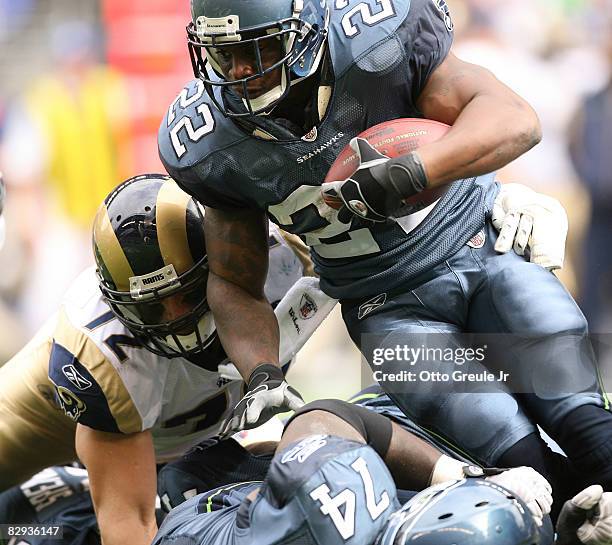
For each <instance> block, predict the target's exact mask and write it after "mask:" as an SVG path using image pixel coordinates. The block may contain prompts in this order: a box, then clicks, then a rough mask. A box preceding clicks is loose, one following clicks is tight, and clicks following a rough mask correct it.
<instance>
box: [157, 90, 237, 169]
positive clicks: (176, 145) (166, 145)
mask: <svg viewBox="0 0 612 545" xmlns="http://www.w3.org/2000/svg"><path fill="white" fill-rule="evenodd" d="M247 138H248V136H247V135H245V134H243V133H242V132H241V131H240V130H239V129H238V128H237V127H236V126H235V125H234V124H233V123H232V122H231V121H230V120H228V119H227V118H226V117H225V116H223V114H222V113H221V112H219V111H218V110H217V109H216V108H215V107H214V105H213V104H212V103H211V102H210V101H209V100H208V97H207V95H206V91H205V89H204V84H203V83H202V81H200V80H199V79H194V80H191V81H190V82H189V83H187V84H186V85H185V87H184V88H183V89H182V90H181V92H180V93H179V94H178V95H177V97H176V98H175V99H174V100H173V101H172V103H171V104H170V107H169V108H168V111H167V112H166V115H164V117H163V119H162V121H161V125H160V127H159V132H158V138H157V143H158V147H159V156H160V159H161V161H162V163H163V164H164V166H165V167H166V168H167V169H168V171H169V172H170V173H171V174H172V172H173V171H177V170H181V169H187V168H189V167H191V166H193V165H195V164H196V163H199V162H201V161H202V160H203V159H205V158H206V157H208V156H209V155H211V154H212V153H214V152H215V151H216V150H218V149H220V148H225V147H227V146H231V145H233V144H236V143H238V142H239V141H241V140H245V139H247Z"/></svg>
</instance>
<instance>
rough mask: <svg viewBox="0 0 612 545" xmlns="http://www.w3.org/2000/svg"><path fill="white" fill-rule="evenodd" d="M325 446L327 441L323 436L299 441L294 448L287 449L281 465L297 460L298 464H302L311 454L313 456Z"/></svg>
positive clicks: (314, 436)
mask: <svg viewBox="0 0 612 545" xmlns="http://www.w3.org/2000/svg"><path fill="white" fill-rule="evenodd" d="M325 445H327V441H326V440H325V435H313V436H311V437H308V438H307V439H304V440H303V441H300V442H299V443H298V444H297V445H295V447H293V448H291V449H289V450H288V451H287V452H285V454H283V457H282V458H281V464H286V463H288V462H293V461H294V460H297V461H298V463H300V464H302V463H304V462H305V461H306V460H307V459H308V458H309V457H310V455H311V454H314V453H315V452H317V450H319V449H320V448H323V447H324V446H325Z"/></svg>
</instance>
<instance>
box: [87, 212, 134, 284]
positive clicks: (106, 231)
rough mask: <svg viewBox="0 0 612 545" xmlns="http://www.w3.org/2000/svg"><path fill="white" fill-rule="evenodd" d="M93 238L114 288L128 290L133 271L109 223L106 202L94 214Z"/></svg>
mask: <svg viewBox="0 0 612 545" xmlns="http://www.w3.org/2000/svg"><path fill="white" fill-rule="evenodd" d="M94 240H95V241H96V246H97V248H98V252H99V254H100V257H101V258H102V261H103V262H104V265H105V266H106V269H107V270H108V273H109V274H110V275H111V278H112V279H113V283H114V284H115V287H116V289H118V290H120V291H129V290H130V286H129V283H128V282H129V281H128V279H129V278H130V277H131V276H134V271H133V270H132V267H131V265H130V263H129V261H128V259H127V257H126V255H125V252H124V251H123V248H122V247H121V244H120V243H119V240H118V239H117V235H116V234H115V230H114V229H113V226H112V225H111V222H110V218H109V216H108V209H107V208H106V204H103V205H102V206H101V207H100V210H99V212H98V215H97V216H96V222H95V224H94Z"/></svg>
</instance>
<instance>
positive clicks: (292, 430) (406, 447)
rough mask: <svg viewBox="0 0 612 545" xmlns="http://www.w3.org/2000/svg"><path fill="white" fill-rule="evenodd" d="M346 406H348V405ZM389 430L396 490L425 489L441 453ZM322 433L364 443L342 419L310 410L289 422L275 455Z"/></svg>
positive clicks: (389, 458) (408, 435)
mask: <svg viewBox="0 0 612 545" xmlns="http://www.w3.org/2000/svg"><path fill="white" fill-rule="evenodd" d="M347 405H348V406H349V407H350V405H349V404H347ZM353 407H354V406H353ZM354 408H355V407H354ZM358 409H361V408H360V407H359V408H358ZM363 410H365V409H363ZM376 416H377V417H378V418H381V419H383V418H386V417H384V416H382V415H376ZM392 430H393V434H392V436H391V442H390V443H389V448H388V450H387V453H386V455H385V457H384V462H385V464H386V465H387V467H388V468H389V471H390V472H391V475H393V479H394V480H395V483H396V485H397V487H398V488H403V489H405V490H422V489H424V488H426V487H428V486H429V485H430V484H431V478H432V475H433V472H434V468H435V466H436V463H437V462H438V460H440V458H441V457H442V453H441V452H440V451H439V450H438V449H436V448H435V447H433V446H431V445H430V444H429V443H426V442H425V441H423V440H422V439H420V438H418V437H417V436H416V435H413V434H412V433H410V432H409V431H406V430H405V429H403V428H401V427H400V426H398V425H397V424H395V423H392ZM321 433H322V434H329V435H335V436H337V437H344V438H346V439H351V440H352V441H357V442H359V443H365V439H364V437H362V436H361V434H360V433H359V432H358V431H357V430H356V429H355V428H354V427H352V426H351V425H350V424H348V423H347V422H346V421H344V420H343V419H342V418H340V417H338V416H336V415H335V414H332V413H330V412H326V411H320V410H313V411H310V412H306V413H304V414H302V415H300V416H298V417H297V418H295V419H293V420H292V421H291V422H290V423H289V425H288V426H287V428H285V432H284V433H283V437H282V439H281V441H280V443H279V444H278V447H277V449H276V452H282V450H283V449H284V448H286V447H287V446H289V445H290V444H292V443H295V442H297V441H300V440H301V439H304V438H306V437H308V436H309V435H316V434H321ZM453 462H456V464H457V467H458V468H460V466H461V465H463V464H461V462H458V461H451V464H452V463H453Z"/></svg>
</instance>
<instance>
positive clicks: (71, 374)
mask: <svg viewBox="0 0 612 545" xmlns="http://www.w3.org/2000/svg"><path fill="white" fill-rule="evenodd" d="M62 373H64V376H65V377H66V378H67V379H68V380H69V381H70V383H71V384H73V385H74V386H76V387H77V388H78V389H79V390H87V389H88V388H91V382H90V381H89V380H87V379H86V378H85V377H84V376H83V375H82V374H81V373H79V372H78V371H77V369H76V367H75V366H74V365H72V364H69V365H64V366H63V367H62Z"/></svg>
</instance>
